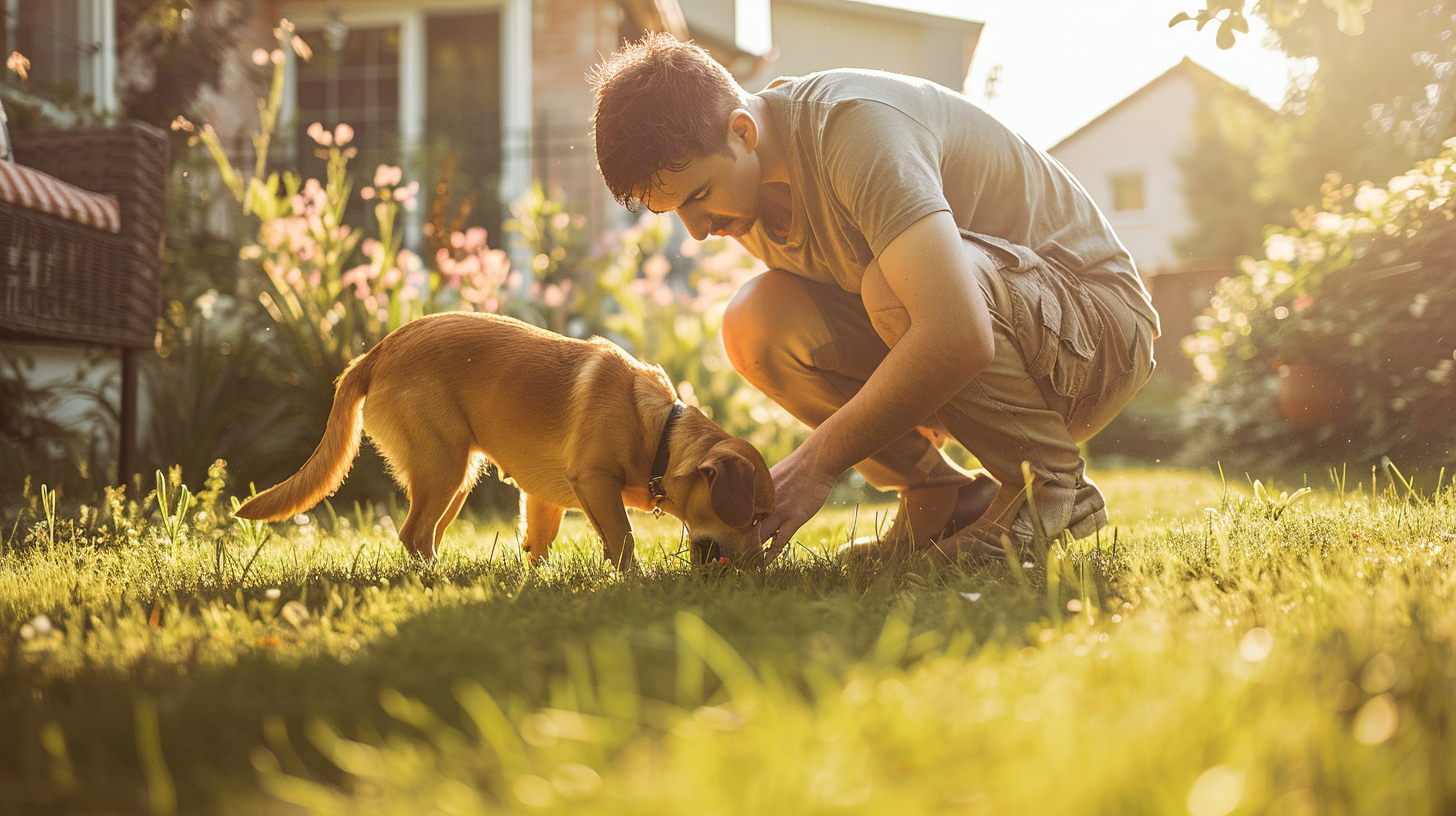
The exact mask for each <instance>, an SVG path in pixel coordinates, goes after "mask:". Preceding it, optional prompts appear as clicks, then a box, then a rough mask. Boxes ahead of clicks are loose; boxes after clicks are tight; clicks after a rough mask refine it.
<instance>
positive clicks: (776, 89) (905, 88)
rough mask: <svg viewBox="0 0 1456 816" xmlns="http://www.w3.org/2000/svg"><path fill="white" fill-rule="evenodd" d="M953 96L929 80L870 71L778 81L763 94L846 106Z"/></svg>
mask: <svg viewBox="0 0 1456 816" xmlns="http://www.w3.org/2000/svg"><path fill="white" fill-rule="evenodd" d="M917 92H919V93H937V92H940V93H954V92H953V91H951V90H950V89H948V88H944V87H942V86H940V85H937V84H936V83H934V82H931V81H930V80H928V79H921V78H920V77H914V76H908V75H906V74H893V73H889V72H887V71H875V70H871V69H868V68H832V69H829V70H827V71H816V72H814V73H812V74H804V75H803V76H785V77H779V78H777V79H775V80H774V81H772V82H770V83H769V84H768V86H767V87H765V88H764V90H763V91H760V93H761V94H763V95H765V96H769V95H772V96H779V97H784V98H788V99H793V100H796V101H815V102H845V101H854V100H885V99H894V98H897V97H900V96H903V95H905V94H910V93H917Z"/></svg>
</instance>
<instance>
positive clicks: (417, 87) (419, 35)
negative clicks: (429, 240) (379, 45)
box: [370, 8, 431, 248]
mask: <svg viewBox="0 0 1456 816" xmlns="http://www.w3.org/2000/svg"><path fill="white" fill-rule="evenodd" d="M402 14H403V17H402V18H401V19H400V21H399V143H400V164H401V165H402V166H403V168H404V171H405V180H406V181H410V180H415V181H418V182H419V183H420V192H419V195H418V196H417V197H416V200H417V202H418V206H416V207H415V209H414V210H413V211H409V210H403V211H402V212H401V215H402V216H403V218H404V245H405V246H407V247H418V248H423V247H424V245H425V233H424V223H425V220H424V219H425V210H426V208H427V207H428V206H429V197H430V184H431V180H430V179H427V178H425V177H424V166H425V100H426V99H428V98H429V97H428V94H429V88H428V87H427V85H428V82H429V42H428V30H427V27H426V25H425V13H424V12H423V11H421V10H420V9H418V8H414V9H409V10H407V11H404V12H402ZM372 169H373V168H370V170H371V171H372Z"/></svg>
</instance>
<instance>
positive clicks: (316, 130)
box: [308, 122, 334, 147]
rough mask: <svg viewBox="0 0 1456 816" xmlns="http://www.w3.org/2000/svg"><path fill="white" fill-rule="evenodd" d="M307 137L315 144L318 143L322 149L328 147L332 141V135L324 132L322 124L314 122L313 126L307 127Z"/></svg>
mask: <svg viewBox="0 0 1456 816" xmlns="http://www.w3.org/2000/svg"><path fill="white" fill-rule="evenodd" d="M308 135H309V137H310V138H312V139H313V140H314V141H315V142H318V143H319V144H321V145H323V146H324V147H328V146H329V145H330V144H332V143H333V141H334V134H332V133H330V132H328V131H327V130H324V126H323V123H322V122H314V123H313V124H311V125H309V126H308Z"/></svg>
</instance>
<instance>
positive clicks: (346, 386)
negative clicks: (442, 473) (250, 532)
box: [234, 354, 374, 521]
mask: <svg viewBox="0 0 1456 816" xmlns="http://www.w3.org/2000/svg"><path fill="white" fill-rule="evenodd" d="M372 356H373V355H370V354H366V355H364V356H362V357H360V358H358V359H356V360H354V362H352V363H350V364H349V367H348V368H347V369H345V370H344V373H343V374H342V375H340V376H339V386H338V390H336V391H335V392H334V406H333V408H331V409H330V410H329V421H328V424H327V425H326V426H325V427H324V438H323V439H322V440H320V441H319V444H318V447H317V448H315V449H314V452H313V455H312V456H310V457H308V461H307V462H304V463H303V467H302V468H300V469H299V471H298V472H297V473H295V474H293V475H292V476H290V477H289V478H288V480H287V481H285V482H282V483H281V484H277V485H274V486H273V487H270V488H268V489H267V490H264V491H263V492H262V493H259V494H258V495H256V496H254V497H253V498H251V499H248V500H247V501H246V502H243V504H242V506H241V507H239V508H238V509H237V512H236V513H234V515H236V516H238V517H239V518H245V519H257V520H261V521H282V520H283V519H286V518H289V517H291V516H294V515H297V514H298V513H302V512H303V511H305V510H307V509H309V508H311V507H313V506H314V505H316V504H318V503H319V502H321V501H323V500H324V497H325V496H328V495H330V494H332V493H333V492H334V491H335V490H338V489H339V485H341V484H343V482H344V476H345V475H347V474H348V473H349V468H350V467H351V466H352V465H353V464H354V457H355V456H357V455H358V453H359V437H360V435H361V433H362V431H363V425H364V420H363V417H362V413H363V408H364V397H365V396H366V395H367V394H368V393H369V381H370V375H371V373H372V372H373V369H374V365H373V363H372V361H371V359H370V358H371V357H372Z"/></svg>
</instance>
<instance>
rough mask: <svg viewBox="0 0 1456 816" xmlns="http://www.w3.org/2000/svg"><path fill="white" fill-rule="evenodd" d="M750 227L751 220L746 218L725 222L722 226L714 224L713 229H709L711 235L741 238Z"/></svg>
mask: <svg viewBox="0 0 1456 816" xmlns="http://www.w3.org/2000/svg"><path fill="white" fill-rule="evenodd" d="M752 228H753V222H752V221H749V220H747V219H735V220H732V221H729V222H727V223H726V224H723V225H722V226H716V225H715V229H713V230H711V232H712V234H713V235H718V236H722V237H724V238H742V237H743V236H744V235H747V234H748V231H749V230H750V229H752Z"/></svg>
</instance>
